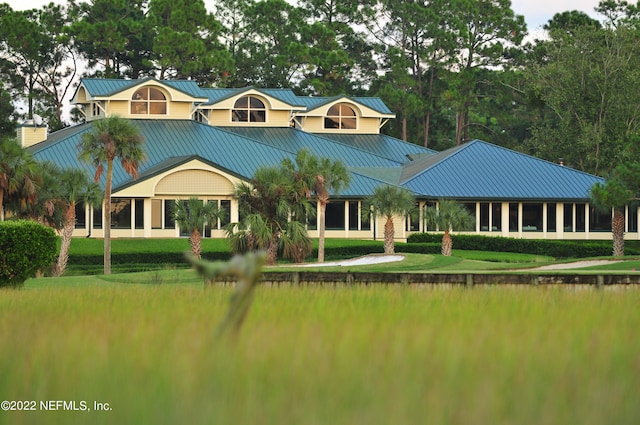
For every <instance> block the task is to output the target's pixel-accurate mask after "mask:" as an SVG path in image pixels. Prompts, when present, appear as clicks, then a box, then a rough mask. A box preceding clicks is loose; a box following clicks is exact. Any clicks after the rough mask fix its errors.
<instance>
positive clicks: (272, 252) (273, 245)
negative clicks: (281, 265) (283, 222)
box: [266, 237, 278, 266]
mask: <svg viewBox="0 0 640 425" xmlns="http://www.w3.org/2000/svg"><path fill="white" fill-rule="evenodd" d="M277 258H278V239H277V238H275V237H274V238H273V239H271V240H270V241H269V245H268V246H267V260H266V262H267V265H269V266H273V265H275V264H276V260H277Z"/></svg>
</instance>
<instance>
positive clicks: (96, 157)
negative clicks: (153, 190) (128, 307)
mask: <svg viewBox="0 0 640 425" xmlns="http://www.w3.org/2000/svg"><path fill="white" fill-rule="evenodd" d="M143 141H144V139H143V137H142V135H140V133H139V132H138V129H137V128H136V126H135V125H134V124H132V123H131V121H129V120H126V119H124V118H120V117H118V116H112V117H109V118H103V119H101V120H98V121H95V122H94V124H93V128H92V130H91V131H90V132H88V133H85V134H84V135H83V136H82V140H81V142H80V143H79V144H78V149H79V150H80V153H79V154H78V158H79V159H81V160H83V161H87V162H91V163H92V164H93V165H94V166H95V167H96V173H95V181H96V183H97V182H98V181H100V178H101V177H102V174H103V173H104V172H105V164H106V168H107V169H106V173H105V190H104V199H105V202H104V203H105V208H104V274H110V273H111V184H112V180H113V161H115V160H116V159H120V163H121V164H122V168H123V169H124V171H125V172H126V173H127V174H129V175H130V176H131V177H133V178H134V179H136V178H137V177H138V166H139V165H140V163H141V162H142V161H143V160H144V158H145V153H144V149H143V147H142V143H143Z"/></svg>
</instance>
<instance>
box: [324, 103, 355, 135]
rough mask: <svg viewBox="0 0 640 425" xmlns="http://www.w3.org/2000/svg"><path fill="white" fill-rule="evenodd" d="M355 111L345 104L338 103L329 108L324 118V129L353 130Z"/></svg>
mask: <svg viewBox="0 0 640 425" xmlns="http://www.w3.org/2000/svg"><path fill="white" fill-rule="evenodd" d="M356 120H357V118H356V111H354V110H353V108H352V107H351V106H349V105H347V104H346V103H338V104H335V105H333V106H332V107H331V108H329V111H328V112H327V116H326V117H325V118H324V128H337V129H341V130H354V129H355V128H356V124H357V121H356Z"/></svg>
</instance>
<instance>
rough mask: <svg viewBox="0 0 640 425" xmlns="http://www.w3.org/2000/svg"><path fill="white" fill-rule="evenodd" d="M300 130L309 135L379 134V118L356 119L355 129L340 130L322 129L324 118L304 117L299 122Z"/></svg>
mask: <svg viewBox="0 0 640 425" xmlns="http://www.w3.org/2000/svg"><path fill="white" fill-rule="evenodd" d="M301 124H302V130H304V131H307V132H309V133H339V134H345V133H352V134H358V133H360V134H378V133H379V132H380V118H362V117H358V121H357V126H356V127H357V128H356V129H354V130H340V129H335V128H324V116H321V117H315V116H313V117H305V118H304V120H303V121H301Z"/></svg>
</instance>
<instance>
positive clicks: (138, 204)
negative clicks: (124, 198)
mask: <svg viewBox="0 0 640 425" xmlns="http://www.w3.org/2000/svg"><path fill="white" fill-rule="evenodd" d="M135 211H136V212H135V217H134V219H135V223H134V227H135V228H136V229H144V199H136V200H135Z"/></svg>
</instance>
